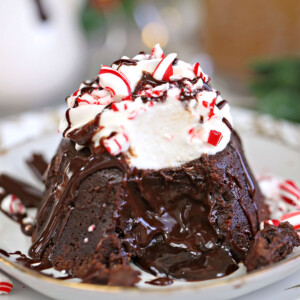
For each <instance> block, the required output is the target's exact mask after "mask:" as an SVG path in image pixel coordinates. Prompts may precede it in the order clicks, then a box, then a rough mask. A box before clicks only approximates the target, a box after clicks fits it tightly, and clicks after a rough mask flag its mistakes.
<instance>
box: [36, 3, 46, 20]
mask: <svg viewBox="0 0 300 300" xmlns="http://www.w3.org/2000/svg"><path fill="white" fill-rule="evenodd" d="M34 2H35V4H36V6H37V9H38V13H39V17H40V19H41V21H43V22H45V21H47V20H48V15H47V14H46V11H45V7H44V5H43V0H34Z"/></svg>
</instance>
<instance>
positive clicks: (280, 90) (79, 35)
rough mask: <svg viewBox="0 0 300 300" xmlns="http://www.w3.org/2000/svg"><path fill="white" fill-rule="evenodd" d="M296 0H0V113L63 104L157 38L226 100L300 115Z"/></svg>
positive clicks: (294, 116)
mask: <svg viewBox="0 0 300 300" xmlns="http://www.w3.org/2000/svg"><path fill="white" fill-rule="evenodd" d="M299 16H300V1H299V0H285V1H282V0H264V1H261V0H251V1H236V0H222V1H220V0H188V1H183V0H156V1H155V0H123V1H121V0H1V1H0V38H1V47H0V117H1V118H3V117H4V116H8V115H11V114H15V113H18V112H21V111H28V110H36V109H39V108H41V107H50V106H55V105H59V104H63V103H64V99H65V97H66V96H68V95H69V94H70V93H71V92H73V91H75V90H76V89H77V87H78V85H79V83H80V82H81V81H83V80H84V79H86V78H90V79H92V78H95V76H96V75H97V73H98V71H99V69H100V66H101V64H110V63H111V62H112V61H114V60H116V59H118V58H119V57H121V56H123V55H127V56H129V57H133V56H134V55H136V54H137V53H138V52H139V51H141V50H144V51H146V52H149V51H150V49H151V48H152V46H153V45H154V44H156V43H160V44H161V46H162V47H163V48H164V49H165V52H177V53H178V55H179V57H180V58H181V59H183V60H186V61H188V62H191V63H194V62H197V61H199V62H200V64H201V66H202V68H203V69H204V71H205V72H206V73H207V74H208V75H210V77H212V78H213V80H212V84H213V85H214V87H216V88H217V89H218V90H220V91H221V92H222V96H223V98H225V99H228V100H229V101H230V102H231V103H232V104H234V105H237V106H242V107H246V108H250V109H256V110H259V111H262V112H264V113H269V114H272V115H274V116H276V117H279V118H285V119H288V120H290V121H293V122H300V18H299Z"/></svg>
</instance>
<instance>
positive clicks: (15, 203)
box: [1, 194, 26, 215]
mask: <svg viewBox="0 0 300 300" xmlns="http://www.w3.org/2000/svg"><path fill="white" fill-rule="evenodd" d="M1 209H2V210H3V211H5V212H6V213H8V214H9V215H17V214H19V215H24V214H25V213H26V209H25V207H24V205H23V203H22V202H21V200H20V199H19V198H18V197H17V196H15V195H13V194H9V195H7V196H6V197H4V199H3V200H2V202H1Z"/></svg>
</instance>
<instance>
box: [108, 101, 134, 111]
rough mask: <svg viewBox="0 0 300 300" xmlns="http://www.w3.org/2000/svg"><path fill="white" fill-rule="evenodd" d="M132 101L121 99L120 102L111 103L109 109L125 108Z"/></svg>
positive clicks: (119, 109) (120, 109) (122, 109)
mask: <svg viewBox="0 0 300 300" xmlns="http://www.w3.org/2000/svg"><path fill="white" fill-rule="evenodd" d="M131 103H132V101H126V100H124V101H121V102H115V103H112V104H111V106H110V107H111V109H112V110H113V111H124V110H127V109H128V107H129V105H130V104H131Z"/></svg>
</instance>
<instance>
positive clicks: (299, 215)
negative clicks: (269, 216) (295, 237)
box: [280, 210, 300, 230]
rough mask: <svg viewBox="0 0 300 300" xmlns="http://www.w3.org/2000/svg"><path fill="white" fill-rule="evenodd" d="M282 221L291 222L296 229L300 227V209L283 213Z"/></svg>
mask: <svg viewBox="0 0 300 300" xmlns="http://www.w3.org/2000/svg"><path fill="white" fill-rule="evenodd" d="M280 221H281V222H286V221H287V222H289V223H290V224H291V225H293V226H294V228H295V230H297V229H300V211H299V210H297V211H293V212H290V213H287V214H285V215H283V216H282V217H281V218H280Z"/></svg>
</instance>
